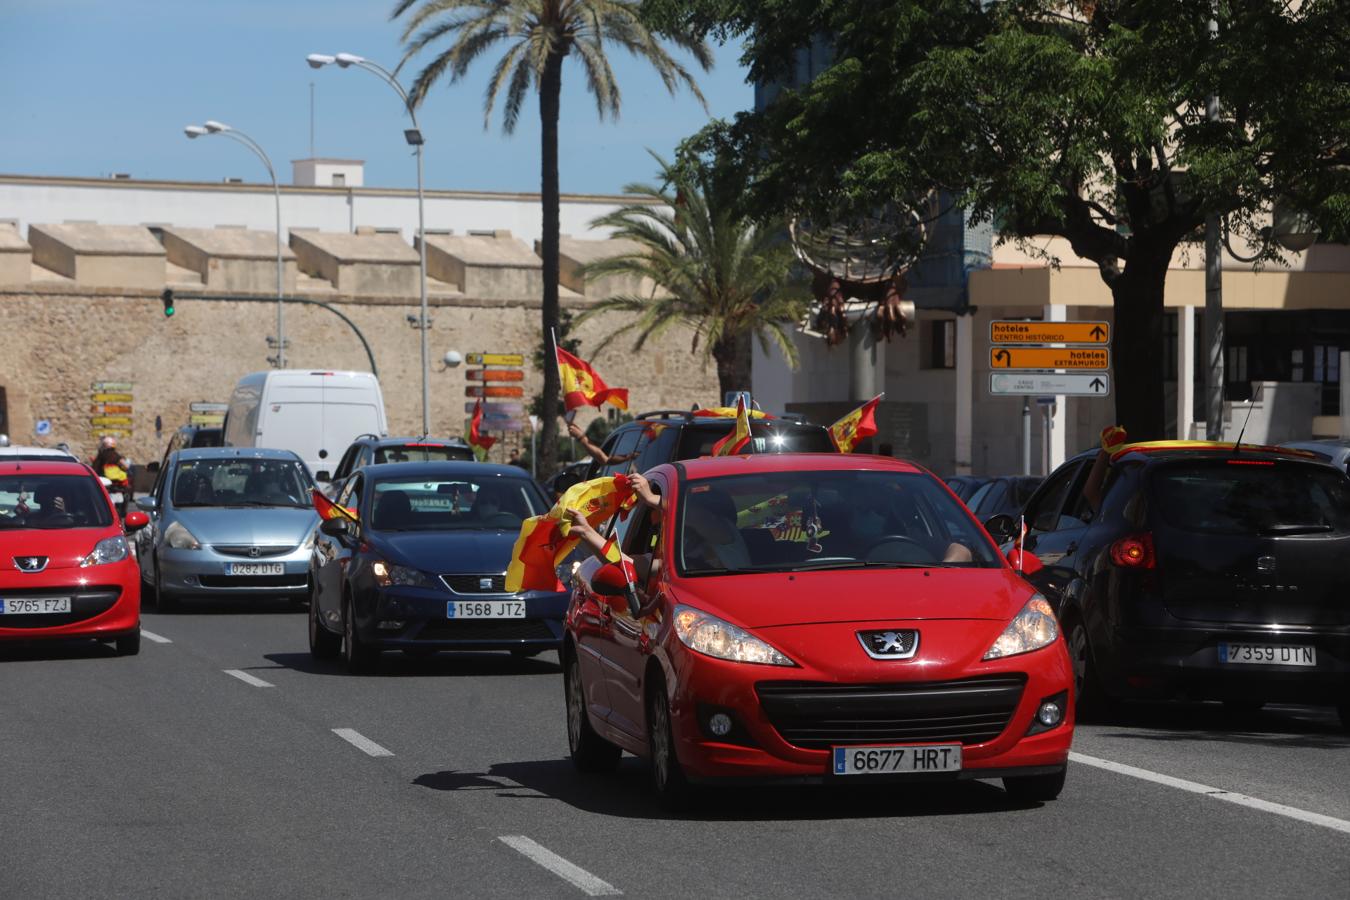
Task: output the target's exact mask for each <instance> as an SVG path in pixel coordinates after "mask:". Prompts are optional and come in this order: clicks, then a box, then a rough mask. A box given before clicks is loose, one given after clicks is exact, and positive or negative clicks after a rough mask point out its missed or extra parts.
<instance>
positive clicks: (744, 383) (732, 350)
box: [712, 334, 750, 405]
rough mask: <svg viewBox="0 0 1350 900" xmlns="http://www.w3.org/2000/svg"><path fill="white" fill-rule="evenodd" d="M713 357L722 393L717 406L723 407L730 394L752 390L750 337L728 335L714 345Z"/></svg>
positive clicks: (718, 386) (745, 335)
mask: <svg viewBox="0 0 1350 900" xmlns="http://www.w3.org/2000/svg"><path fill="white" fill-rule="evenodd" d="M712 355H713V360H714V361H716V363H717V388H718V390H719V391H720V392H721V396H719V397H718V398H717V403H716V404H715V405H721V403H722V401H723V399H724V398H725V397H726V395H727V394H728V392H731V391H748V390H750V335H748V334H740V335H727V336H726V337H724V338H722V340H720V341H718V342H717V343H716V344H713V348H712Z"/></svg>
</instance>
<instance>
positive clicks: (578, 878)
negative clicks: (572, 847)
mask: <svg viewBox="0 0 1350 900" xmlns="http://www.w3.org/2000/svg"><path fill="white" fill-rule="evenodd" d="M497 840H499V841H501V842H502V843H503V844H505V845H506V846H508V847H510V848H511V849H512V850H515V851H516V852H517V853H519V854H521V855H522V856H524V857H525V858H526V859H529V860H531V861H533V862H535V863H538V864H539V865H541V866H543V867H544V868H545V869H548V870H549V871H550V872H552V873H553V874H554V875H557V876H558V877H559V878H561V879H562V880H563V881H566V882H567V883H568V884H570V885H572V886H573V887H575V888H578V889H580V890H581V892H582V893H584V894H586V895H587V896H589V897H618V896H620V895H622V894H623V891H621V890H619V889H618V888H616V887H615V886H614V885H612V884H610V883H609V882H608V881H605V880H604V879H602V878H598V877H596V876H595V875H592V874H591V873H590V872H587V871H586V870H585V869H583V868H581V866H578V865H574V864H573V863H570V862H568V861H567V860H565V859H563V858H562V857H561V856H559V855H558V854H556V853H554V852H553V851H552V850H550V849H548V848H547V847H545V846H543V845H542V844H538V843H536V842H534V841H532V840H530V839H529V838H527V837H526V836H525V835H523V834H503V835H501V836H500V837H498V838H497Z"/></svg>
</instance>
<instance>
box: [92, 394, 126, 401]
mask: <svg viewBox="0 0 1350 900" xmlns="http://www.w3.org/2000/svg"><path fill="white" fill-rule="evenodd" d="M92 399H93V400H94V402H95V403H130V402H131V399H132V395H131V394H121V393H118V394H94V395H93V398H92Z"/></svg>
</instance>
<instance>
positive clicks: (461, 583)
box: [441, 574, 506, 594]
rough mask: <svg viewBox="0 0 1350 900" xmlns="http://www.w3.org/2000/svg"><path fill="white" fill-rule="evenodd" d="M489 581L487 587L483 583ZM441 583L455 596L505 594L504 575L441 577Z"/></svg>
mask: <svg viewBox="0 0 1350 900" xmlns="http://www.w3.org/2000/svg"><path fill="white" fill-rule="evenodd" d="M484 581H489V582H491V584H490V585H489V586H488V587H483V586H482V585H483V582H484ZM441 582H442V583H443V584H444V585H445V586H446V587H448V588H449V589H450V590H452V591H454V592H455V593H456V594H505V593H506V576H505V575H488V574H483V575H442V576H441Z"/></svg>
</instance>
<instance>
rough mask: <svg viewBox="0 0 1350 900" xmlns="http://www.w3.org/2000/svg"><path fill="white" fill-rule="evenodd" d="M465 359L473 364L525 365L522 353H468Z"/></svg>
mask: <svg viewBox="0 0 1350 900" xmlns="http://www.w3.org/2000/svg"><path fill="white" fill-rule="evenodd" d="M464 361H465V362H466V363H468V364H469V365H471V366H523V365H525V355H524V354H522V353H466V354H464Z"/></svg>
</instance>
